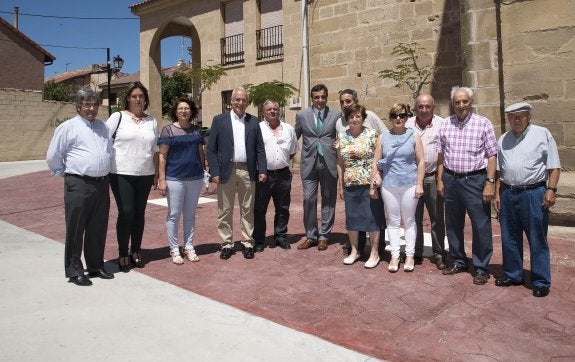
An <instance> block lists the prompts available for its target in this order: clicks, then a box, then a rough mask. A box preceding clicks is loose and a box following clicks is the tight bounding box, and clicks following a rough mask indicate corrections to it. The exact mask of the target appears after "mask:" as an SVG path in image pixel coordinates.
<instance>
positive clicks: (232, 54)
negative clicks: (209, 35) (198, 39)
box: [220, 34, 244, 65]
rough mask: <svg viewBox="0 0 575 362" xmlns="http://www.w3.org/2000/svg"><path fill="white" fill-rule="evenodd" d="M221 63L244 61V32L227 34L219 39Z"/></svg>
mask: <svg viewBox="0 0 575 362" xmlns="http://www.w3.org/2000/svg"><path fill="white" fill-rule="evenodd" d="M220 44H221V51H222V65H232V64H241V63H243V62H244V34H238V35H232V36H227V37H225V38H221V39H220Z"/></svg>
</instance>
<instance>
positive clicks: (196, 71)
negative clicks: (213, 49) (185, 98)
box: [184, 60, 228, 102]
mask: <svg viewBox="0 0 575 362" xmlns="http://www.w3.org/2000/svg"><path fill="white" fill-rule="evenodd" d="M211 62H212V60H208V61H206V62H205V63H204V64H203V65H201V66H200V67H191V68H186V69H185V70H184V72H185V73H186V75H187V76H188V77H189V79H190V80H191V85H192V89H193V88H197V92H198V94H195V96H196V99H197V100H198V102H200V100H201V99H202V93H204V91H205V90H209V89H211V87H212V86H213V85H214V84H216V82H217V81H218V80H220V78H221V77H223V76H226V75H228V74H227V73H226V71H225V69H224V67H223V66H222V65H221V64H210V63H211Z"/></svg>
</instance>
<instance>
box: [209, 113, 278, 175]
mask: <svg viewBox="0 0 575 362" xmlns="http://www.w3.org/2000/svg"><path fill="white" fill-rule="evenodd" d="M245 123H246V132H245V133H246V137H245V142H246V146H245V147H246V155H247V163H248V172H249V174H250V180H252V181H256V180H257V177H258V174H262V173H267V161H266V150H265V147H264V141H263V138H262V133H261V129H260V125H259V122H258V119H257V118H256V117H254V116H252V115H251V114H249V113H246V117H245ZM233 159H234V132H233V128H232V117H231V115H230V112H226V113H222V114H220V115H217V116H215V117H214V119H213V120H212V127H211V129H210V136H209V138H208V165H209V166H210V174H211V175H212V176H219V177H220V182H222V183H226V182H228V180H229V179H230V176H231V173H232V162H233Z"/></svg>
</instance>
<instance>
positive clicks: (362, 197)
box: [336, 104, 384, 268]
mask: <svg viewBox="0 0 575 362" xmlns="http://www.w3.org/2000/svg"><path fill="white" fill-rule="evenodd" d="M344 116H345V118H346V120H347V122H348V124H349V129H348V130H346V131H345V132H342V133H340V134H339V135H338V141H337V142H336V146H337V150H338V158H337V172H338V177H339V180H340V181H341V188H340V189H339V195H340V198H342V199H343V200H344V201H345V227H346V229H347V231H348V235H349V241H350V244H351V253H350V254H349V256H348V257H346V258H345V259H344V260H343V263H344V264H346V265H350V264H353V263H355V262H356V261H357V260H358V259H359V258H360V256H361V255H360V254H361V253H360V251H359V250H358V249H357V245H358V236H359V232H360V231H365V232H369V239H370V241H371V242H370V244H371V253H370V255H369V259H368V260H367V261H366V262H365V265H364V266H365V267H366V268H374V267H376V266H377V264H378V263H379V254H378V246H379V243H378V240H379V230H380V229H381V227H382V224H383V219H384V216H383V205H382V203H381V200H380V199H379V198H378V195H377V190H376V188H375V185H371V165H372V162H373V156H374V153H375V149H376V147H377V137H378V133H377V132H376V131H375V130H373V129H371V128H366V127H364V126H363V121H364V119H365V117H366V116H367V114H366V112H365V107H363V106H361V105H359V104H355V105H353V106H351V107H349V108H347V109H345V110H344Z"/></svg>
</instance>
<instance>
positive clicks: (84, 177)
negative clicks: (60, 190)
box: [65, 173, 108, 182]
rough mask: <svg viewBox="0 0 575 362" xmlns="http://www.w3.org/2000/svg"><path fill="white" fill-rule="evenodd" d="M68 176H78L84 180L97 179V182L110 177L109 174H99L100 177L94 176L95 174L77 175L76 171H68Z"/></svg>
mask: <svg viewBox="0 0 575 362" xmlns="http://www.w3.org/2000/svg"><path fill="white" fill-rule="evenodd" d="M65 175H66V176H72V177H76V178H81V179H82V180H88V181H96V182H100V181H104V180H106V179H107V178H108V175H106V176H98V177H93V176H86V175H76V174H75V173H66V174H65Z"/></svg>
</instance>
